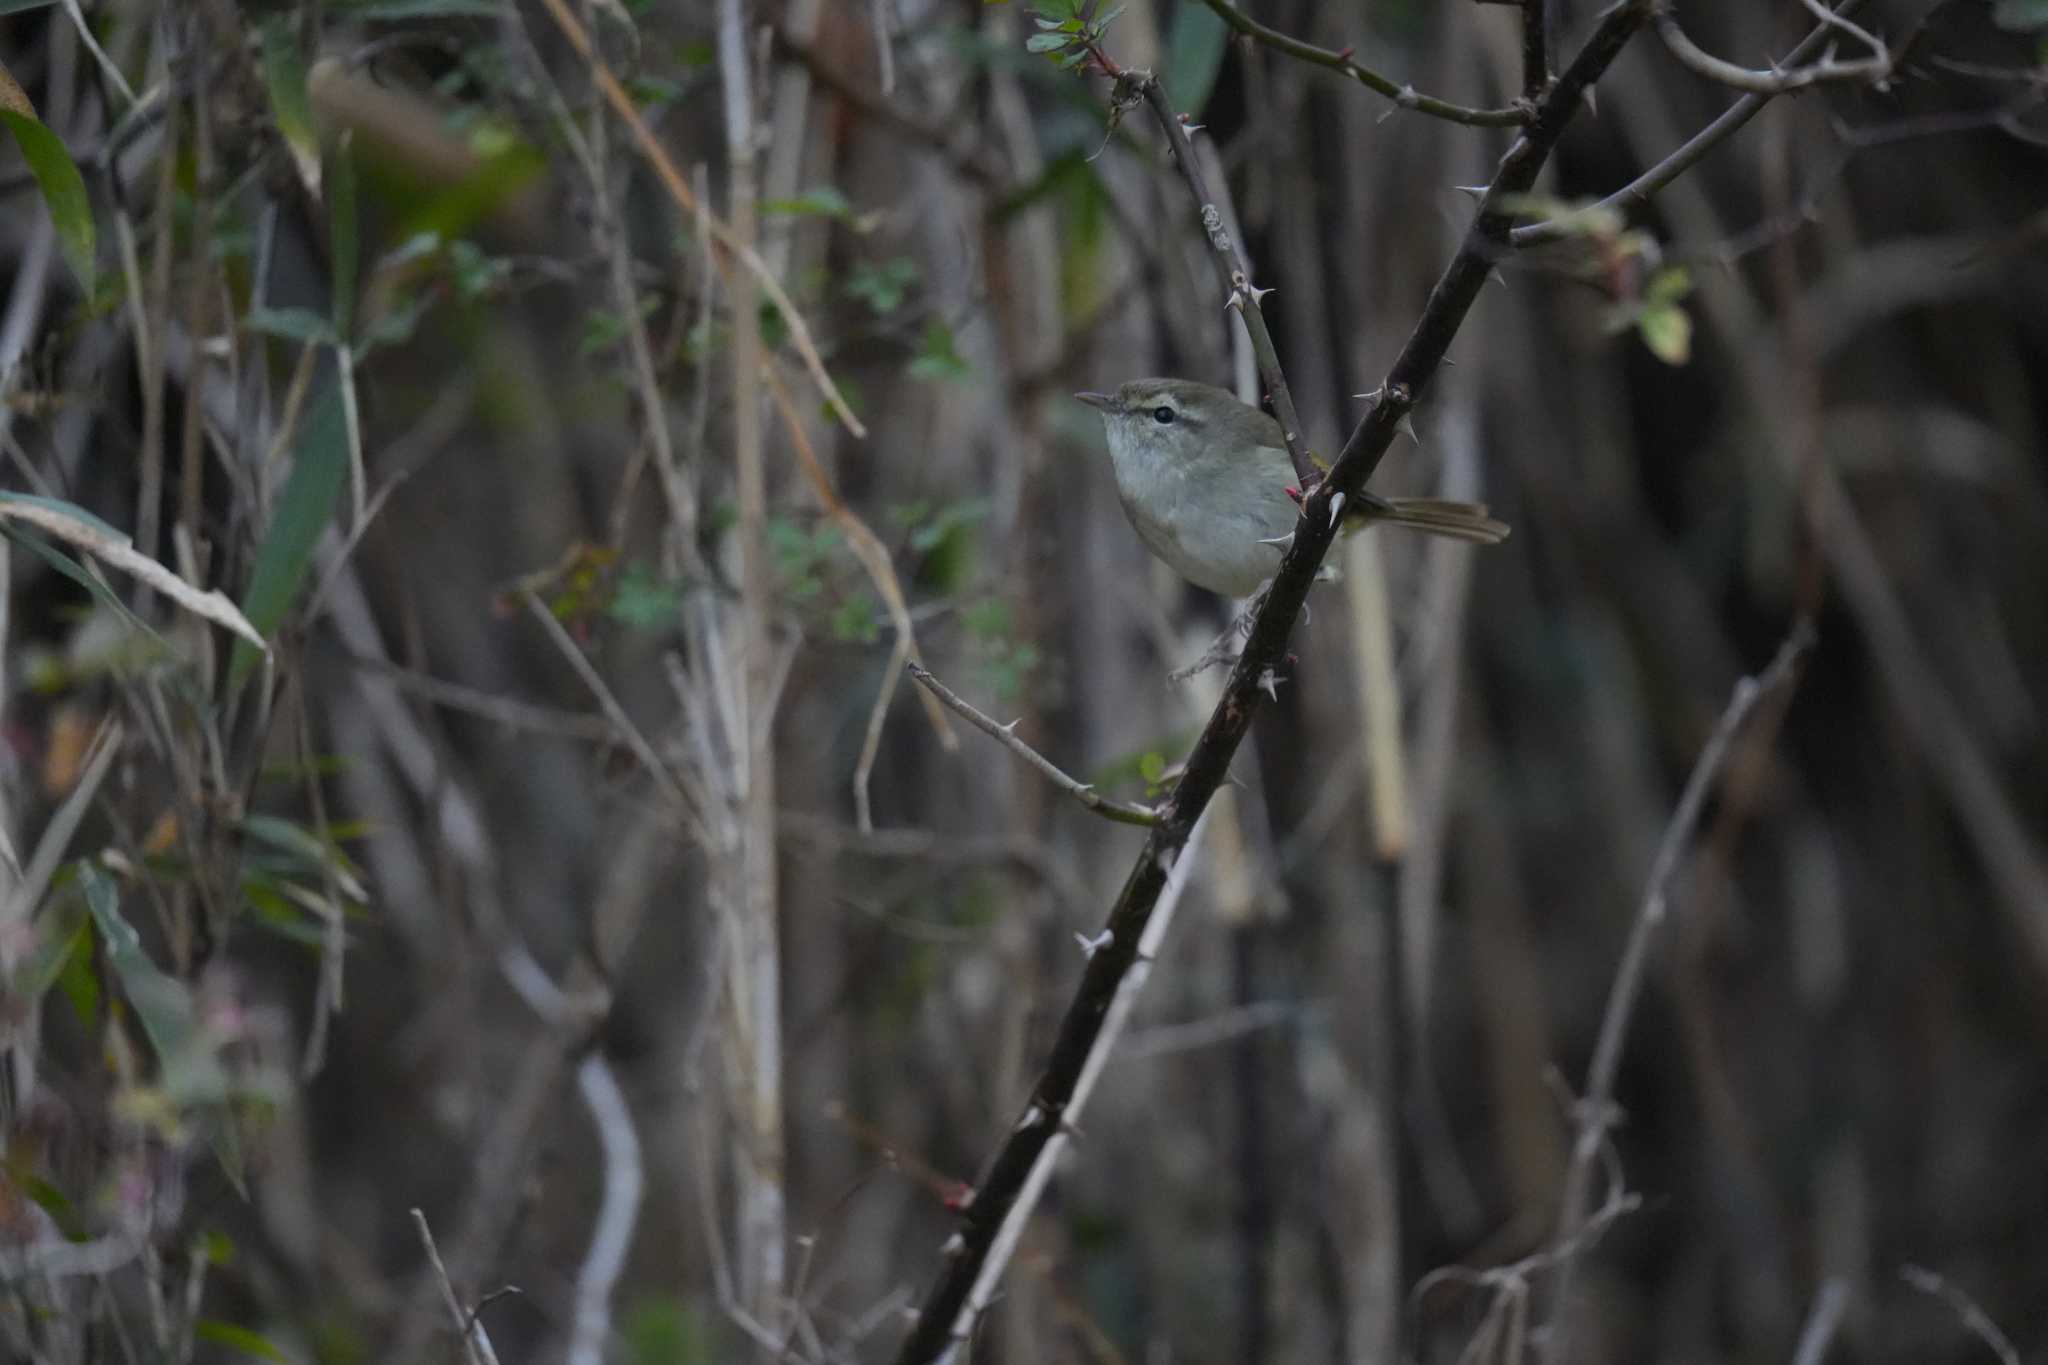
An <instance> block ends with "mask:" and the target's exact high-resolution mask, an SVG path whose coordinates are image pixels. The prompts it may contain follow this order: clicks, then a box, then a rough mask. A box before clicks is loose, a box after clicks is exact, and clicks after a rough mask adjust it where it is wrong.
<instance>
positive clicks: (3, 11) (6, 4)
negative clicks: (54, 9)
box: [0, 0, 57, 18]
mask: <svg viewBox="0 0 2048 1365" xmlns="http://www.w3.org/2000/svg"><path fill="white" fill-rule="evenodd" d="M56 3H57V0H0V18H4V17H5V16H7V15H10V14H23V13H26V12H27V11H29V10H32V9H43V8H45V7H47V6H49V5H54V4H56Z"/></svg>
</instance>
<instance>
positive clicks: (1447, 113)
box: [1203, 0, 1543, 128]
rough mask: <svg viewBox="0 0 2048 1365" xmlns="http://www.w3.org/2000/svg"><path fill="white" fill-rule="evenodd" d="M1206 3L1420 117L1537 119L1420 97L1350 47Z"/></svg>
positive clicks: (1252, 33) (1527, 109)
mask: <svg viewBox="0 0 2048 1365" xmlns="http://www.w3.org/2000/svg"><path fill="white" fill-rule="evenodd" d="M1203 2H1204V3H1205V4H1207V5H1208V6H1209V8H1210V9H1212V10H1215V11H1216V13H1217V15H1218V16H1219V17H1220V18H1221V19H1222V20H1223V22H1224V23H1226V24H1228V25H1230V26H1231V27H1232V28H1234V29H1236V30H1237V31H1238V32H1239V33H1242V34H1243V35H1244V36H1245V37H1247V38H1250V39H1251V40H1252V41H1253V42H1256V43H1259V44H1261V45H1262V46H1265V47H1270V48H1272V49H1273V50H1274V51H1275V52H1279V53H1284V54H1285V55H1287V56H1289V57H1292V58H1294V59H1295V60H1296V61H1302V62H1307V63H1309V64H1310V65H1311V66H1321V67H1327V68H1328V69H1329V70H1331V71H1335V72H1337V73H1338V74H1339V75H1341V76H1345V77H1348V78H1349V79H1351V80H1354V81H1357V82H1358V83H1359V84H1360V85H1362V86H1364V87H1365V88H1366V89H1368V90H1370V91H1373V92H1374V93H1375V94H1379V95H1384V96H1386V97H1387V98H1388V99H1390V100H1392V101H1393V102H1394V103H1395V104H1397V105H1399V106H1400V107H1401V108H1403V109H1411V110H1413V111H1415V112H1416V113H1418V114H1427V115H1429V116H1430V117H1431V118H1440V119H1443V120H1445V121H1447V122H1450V123H1462V124H1465V125H1467V126H1468V127H1473V128H1514V127H1518V126H1520V125H1521V124H1524V123H1527V122H1529V120H1530V119H1531V118H1532V117H1534V114H1535V109H1534V107H1533V106H1531V105H1529V104H1526V103H1523V104H1511V105H1507V106H1505V107H1503V108H1500V109H1471V108H1467V107H1466V106H1464V105H1462V104H1452V103H1451V102H1450V101H1448V100H1440V99H1436V98H1434V97H1432V96H1429V95H1423V94H1419V93H1417V92H1416V89H1415V87H1414V86H1412V85H1406V84H1403V83H1402V82H1400V81H1395V80H1390V79H1389V78H1387V77H1385V76H1382V75H1381V74H1380V73H1379V72H1377V71H1374V70H1373V69H1372V68H1370V67H1365V66H1360V65H1359V64H1358V63H1357V62H1355V61H1353V60H1352V57H1351V49H1350V48H1348V47H1347V48H1345V49H1344V50H1343V51H1342V52H1332V51H1331V50H1330V49H1328V48H1326V47H1317V46H1316V45H1315V44H1314V43H1305V42H1303V41H1302V40H1301V39H1299V38H1291V37H1289V36H1288V35H1287V34H1285V33H1282V32H1280V30H1278V29H1274V28H1268V27H1266V26H1265V25H1264V24H1262V23H1260V22H1259V21H1258V20H1256V19H1254V18H1252V17H1251V16H1250V15H1248V14H1246V13H1245V12H1244V11H1243V10H1240V9H1239V8H1237V6H1235V5H1232V4H1229V3H1227V2H1226V0H1203ZM1526 3H1527V4H1528V5H1530V6H1533V7H1534V8H1535V9H1537V10H1539V11H1540V10H1541V9H1542V7H1543V0H1526ZM1539 41H1540V40H1539Z"/></svg>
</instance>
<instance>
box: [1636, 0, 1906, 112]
mask: <svg viewBox="0 0 2048 1365" xmlns="http://www.w3.org/2000/svg"><path fill="white" fill-rule="evenodd" d="M1808 8H1809V9H1812V10H1814V12H1815V13H1817V14H1819V15H1820V16H1821V28H1820V29H1819V30H1817V32H1819V33H1823V34H1824V33H1826V32H1828V31H1829V30H1830V29H1833V28H1838V27H1841V28H1847V29H1848V30H1849V31H1851V32H1853V33H1855V34H1857V35H1859V36H1860V37H1861V38H1862V39H1864V40H1866V41H1868V42H1869V43H1870V44H1871V45H1872V47H1873V51H1872V53H1871V55H1870V56H1868V57H1863V58H1859V59H1858V60H1856V61H1853V62H1842V61H1836V60H1835V59H1834V58H1833V57H1823V58H1821V59H1820V60H1819V61H1817V62H1815V63H1813V64H1812V65H1811V66H1792V67H1780V66H1775V65H1774V66H1772V67H1771V69H1769V70H1768V71H1756V70H1752V69H1750V68H1749V67H1746V66H1737V65H1736V64H1735V63H1733V62H1730V61H1724V60H1723V59H1722V58H1720V57H1716V56H1715V55H1714V54H1713V53H1711V52H1709V51H1707V50H1706V49H1705V48H1703V47H1701V46H1700V45H1699V44H1697V43H1695V42H1694V41H1693V40H1692V39H1691V38H1689V37H1687V36H1686V33H1685V30H1684V29H1682V28H1680V27H1679V25H1678V17H1677V16H1676V15H1674V14H1673V13H1672V12H1671V9H1670V7H1669V5H1668V4H1667V5H1660V6H1659V7H1658V9H1657V14H1656V25H1657V36H1658V37H1659V38H1661V39H1663V40H1664V47H1665V50H1666V51H1668V52H1669V53H1670V54H1671V55H1672V56H1673V57H1676V58H1677V59H1678V61H1679V64H1680V65H1681V66H1683V67H1685V68H1686V69H1687V70H1689V71H1692V72H1694V73H1695V74H1697V75H1701V76H1704V77H1706V78H1707V79H1708V80H1710V81H1714V82H1717V83H1718V84H1721V85H1726V86H1732V87H1734V88H1735V89H1737V90H1747V91H1748V92H1749V93H1751V94H1752V95H1783V94H1786V93H1788V92H1790V91H1794V90H1804V89H1806V88H1807V87H1808V86H1810V85H1821V84H1824V83H1831V82H1840V81H1866V82H1869V83H1871V84H1877V83H1879V82H1881V81H1884V80H1885V79H1887V78H1888V77H1890V75H1891V74H1892V54H1891V53H1890V52H1889V51H1887V50H1886V49H1885V46H1884V44H1882V43H1880V42H1878V41H1877V39H1876V38H1875V37H1873V36H1872V35H1871V34H1869V33H1868V32H1866V31H1864V30H1863V29H1860V28H1857V27H1856V26H1855V25H1854V24H1851V23H1849V21H1848V20H1847V19H1844V18H1841V17H1840V16H1838V15H1835V14H1831V13H1829V12H1828V11H1827V10H1826V9H1825V8H1822V7H1821V6H1819V5H1818V4H1809V5H1808Z"/></svg>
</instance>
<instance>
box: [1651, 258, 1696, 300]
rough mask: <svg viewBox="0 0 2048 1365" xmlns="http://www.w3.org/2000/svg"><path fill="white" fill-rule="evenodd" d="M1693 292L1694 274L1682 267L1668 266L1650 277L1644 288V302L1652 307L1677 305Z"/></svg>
mask: <svg viewBox="0 0 2048 1365" xmlns="http://www.w3.org/2000/svg"><path fill="white" fill-rule="evenodd" d="M1691 292H1692V272H1691V271H1690V270H1687V269H1686V268H1685V267H1684V266H1682V265H1673V266H1666V267H1665V268H1664V269H1662V270H1660V271H1658V272H1657V273H1656V274H1654V275H1652V276H1650V281H1649V283H1648V284H1646V285H1644V286H1643V302H1644V303H1645V304H1647V305H1649V306H1650V307H1653V308H1655V307H1660V306H1662V305H1664V304H1667V303H1677V302H1678V301H1679V300H1680V299H1682V298H1684V297H1685V296H1686V295H1687V294H1690V293H1691Z"/></svg>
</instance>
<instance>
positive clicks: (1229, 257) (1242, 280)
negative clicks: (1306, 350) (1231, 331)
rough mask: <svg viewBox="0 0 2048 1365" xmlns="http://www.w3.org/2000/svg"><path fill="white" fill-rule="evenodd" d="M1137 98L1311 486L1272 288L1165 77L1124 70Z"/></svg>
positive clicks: (1124, 81)
mask: <svg viewBox="0 0 2048 1365" xmlns="http://www.w3.org/2000/svg"><path fill="white" fill-rule="evenodd" d="M1097 55H1098V56H1099V55H1100V54H1097ZM1105 65H1107V63H1106V62H1105ZM1133 98H1137V99H1142V100H1144V101H1145V104H1146V105H1147V106H1148V107H1149V108H1150V109H1151V110H1152V114H1153V117H1155V118H1156V119H1158V121H1159V127H1160V129H1161V131H1163V132H1164V133H1165V134H1166V140H1167V141H1168V142H1169V143H1171V144H1172V146H1173V159H1174V161H1175V162H1177V163H1178V164H1179V166H1180V173H1181V176H1182V178H1184V179H1185V180H1186V181H1187V182H1188V193H1189V194H1191V195H1193V196H1194V197H1195V205H1196V213H1197V215H1198V216H1199V217H1200V218H1201V220H1202V230H1203V232H1205V233H1206V234H1207V235H1208V238H1209V245H1210V247H1211V248H1213V249H1214V251H1215V253H1216V274H1217V276H1218V277H1219V278H1220V279H1221V280H1222V282H1223V290H1224V306H1225V307H1227V308H1234V309H1236V310H1237V311H1238V313H1239V315H1240V316H1242V317H1243V318H1244V327H1245V331H1246V333H1247V334H1248V335H1249V336H1250V337H1251V342H1252V356H1253V358H1254V359H1256V360H1257V361H1258V363H1259V378H1260V380H1261V381H1263V382H1264V384H1265V386H1266V393H1267V395H1268V396H1269V397H1270V398H1271V399H1272V400H1273V415H1274V416H1275V417H1278V418H1279V419H1280V437H1281V439H1282V440H1284V441H1285V442H1287V458H1288V460H1289V462H1290V463H1292V464H1293V466H1294V477H1295V478H1297V479H1299V480H1300V481H1301V486H1302V487H1303V488H1306V487H1308V486H1309V485H1310V484H1312V483H1314V482H1315V480H1316V479H1317V478H1318V477H1319V475H1318V474H1317V471H1316V467H1315V465H1314V464H1312V463H1311V462H1310V460H1309V458H1308V445H1307V443H1306V441H1305V439H1304V437H1303V436H1302V430H1301V415H1300V414H1299V413H1297V412H1296V411H1295V410H1294V393H1293V391H1292V390H1290V389H1289V388H1288V387H1287V376H1286V374H1284V373H1283V372H1282V371H1281V369H1280V352H1279V349H1278V348H1277V347H1275V346H1274V344H1273V334H1272V332H1270V331H1268V330H1267V328H1266V314H1265V312H1264V311H1263V310H1262V309H1261V308H1260V307H1259V297H1260V296H1261V295H1263V294H1266V293H1269V292H1271V291H1269V290H1265V289H1256V288H1254V287H1253V286H1252V276H1251V268H1250V267H1249V266H1247V265H1246V264H1245V260H1244V254H1243V253H1242V252H1240V251H1239V250H1238V249H1237V243H1236V242H1234V241H1233V240H1231V236H1230V229H1229V228H1227V227H1225V226H1224V223H1223V212H1222V210H1221V209H1219V208H1218V207H1217V206H1216V197H1215V196H1214V195H1212V194H1211V193H1210V192H1209V185H1208V181H1207V178H1206V177H1205V176H1203V174H1202V164H1201V162H1200V161H1199V160H1198V159H1197V158H1196V157H1195V144H1194V142H1193V141H1192V140H1191V139H1190V138H1189V137H1188V130H1187V125H1186V124H1184V123H1183V122H1182V121H1181V118H1180V115H1178V114H1176V113H1175V112H1174V111H1173V106H1172V105H1171V104H1170V103H1168V102H1167V99H1166V88H1165V87H1164V86H1163V85H1161V84H1160V83H1159V78H1158V77H1157V76H1154V75H1153V74H1152V73H1151V72H1149V71H1120V72H1118V73H1117V93H1116V96H1115V101H1116V105H1117V107H1119V108H1121V107H1123V106H1124V105H1125V104H1126V103H1128V102H1129V101H1130V100H1132V99H1133Z"/></svg>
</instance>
